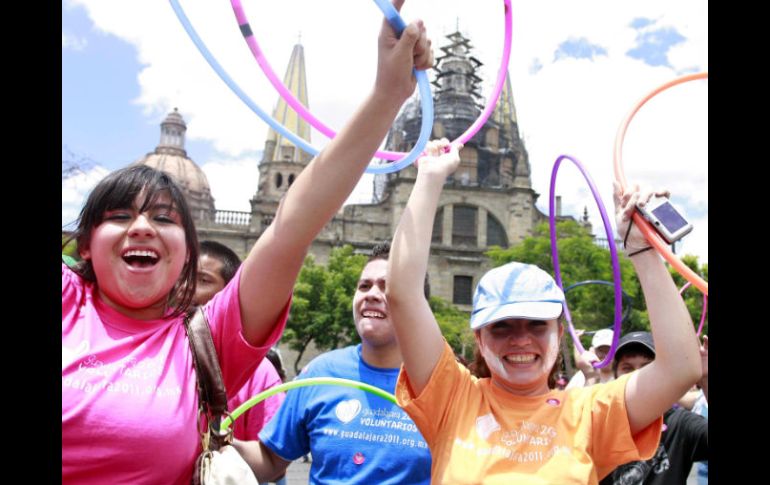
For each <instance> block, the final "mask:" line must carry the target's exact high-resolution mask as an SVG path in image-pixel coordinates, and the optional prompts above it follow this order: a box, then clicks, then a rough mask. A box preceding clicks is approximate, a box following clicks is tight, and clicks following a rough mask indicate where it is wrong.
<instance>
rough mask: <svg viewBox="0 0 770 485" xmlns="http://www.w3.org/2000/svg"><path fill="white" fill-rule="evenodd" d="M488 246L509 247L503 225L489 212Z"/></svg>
mask: <svg viewBox="0 0 770 485" xmlns="http://www.w3.org/2000/svg"><path fill="white" fill-rule="evenodd" d="M487 246H500V247H501V248H507V247H508V238H507V237H506V235H505V229H503V225H502V224H500V222H498V220H497V219H496V218H495V216H493V215H492V214H490V213H489V212H487Z"/></svg>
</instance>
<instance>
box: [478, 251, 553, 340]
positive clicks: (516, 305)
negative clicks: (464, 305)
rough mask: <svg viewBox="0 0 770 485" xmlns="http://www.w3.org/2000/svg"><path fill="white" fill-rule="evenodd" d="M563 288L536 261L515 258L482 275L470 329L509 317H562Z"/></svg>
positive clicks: (548, 318) (532, 318)
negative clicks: (520, 261)
mask: <svg viewBox="0 0 770 485" xmlns="http://www.w3.org/2000/svg"><path fill="white" fill-rule="evenodd" d="M563 305H564V292H563V291H562V290H561V288H559V286H558V285H557V284H556V281H554V279H553V278H551V275H549V274H548V273H546V272H545V271H543V270H542V269H540V268H538V267H537V266H535V265H534V264H525V263H517V262H512V263H508V264H505V265H503V266H499V267H497V268H494V269H491V270H489V271H487V272H486V274H484V276H482V277H481V280H479V284H478V286H476V292H475V293H474V295H473V312H472V313H471V330H478V329H480V328H481V327H484V326H486V325H489V324H490V323H494V322H499V321H500V320H507V319H509V318H525V319H527V320H553V319H555V318H559V315H561V313H562V309H563Z"/></svg>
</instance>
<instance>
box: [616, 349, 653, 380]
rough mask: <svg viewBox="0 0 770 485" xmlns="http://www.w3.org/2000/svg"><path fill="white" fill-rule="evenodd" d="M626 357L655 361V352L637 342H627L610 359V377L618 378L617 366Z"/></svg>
mask: <svg viewBox="0 0 770 485" xmlns="http://www.w3.org/2000/svg"><path fill="white" fill-rule="evenodd" d="M627 355H628V356H631V357H633V356H635V355H642V356H644V357H646V358H648V359H650V360H651V361H653V360H655V352H653V351H652V350H650V349H649V347H647V346H645V345H643V344H641V343H638V342H629V343H627V344H625V345H624V346H623V347H622V348H619V349H618V350H617V351H616V352H615V357H613V359H612V375H614V376H615V377H617V376H618V365H619V364H620V359H622V358H623V357H625V356H627Z"/></svg>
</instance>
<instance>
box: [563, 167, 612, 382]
mask: <svg viewBox="0 0 770 485" xmlns="http://www.w3.org/2000/svg"><path fill="white" fill-rule="evenodd" d="M564 159H567V160H570V161H571V162H572V163H574V164H575V165H576V166H577V168H578V169H579V170H580V173H582V174H583V177H584V178H585V179H586V182H588V186H589V187H590V188H591V192H592V193H593V195H594V200H595V201H596V205H597V207H599V212H601V215H602V222H603V223H604V230H605V231H606V233H607V241H614V240H615V238H614V237H613V232H612V227H611V226H610V221H609V218H608V217H607V211H606V210H605V209H604V204H603V203H602V198H601V196H599V191H598V190H596V186H595V185H594V181H593V180H592V179H591V176H590V175H589V174H588V172H587V171H586V169H585V168H584V167H583V165H582V164H581V163H580V162H579V161H578V160H577V159H575V158H573V157H571V156H569V155H561V156H560V157H559V158H557V159H556V162H555V163H554V165H553V170H552V171H551V189H550V190H551V193H550V200H549V203H548V224H549V226H550V229H551V257H552V258H553V272H554V276H555V279H556V284H557V285H559V288H561V289H562V291H563V290H564V285H563V284H562V281H561V269H560V268H559V249H558V248H557V246H556V215H555V211H554V207H555V205H556V204H555V199H556V190H555V189H556V174H557V173H558V172H559V166H560V165H561V161H562V160H564ZM609 247H610V256H611V257H612V278H613V280H614V281H615V325H614V327H613V329H614V332H613V335H612V345H611V346H610V351H609V352H607V356H606V357H604V360H603V361H601V362H598V363H596V362H595V363H594V364H593V365H594V367H595V368H596V369H600V368H602V367H606V366H607V365H608V364H609V363H610V362H612V359H613V357H615V350H616V349H617V348H618V339H619V338H620V331H621V323H622V321H623V290H622V287H621V281H620V262H619V261H618V250H617V248H616V247H615V245H614V244H612V243H610V244H609ZM564 316H565V317H566V318H567V323H568V324H569V327H568V328H569V333H570V335H572V340H573V341H574V342H575V346H576V347H577V348H578V350H579V351H580V353H581V354H582V353H583V352H585V349H584V348H583V344H581V343H580V339H579V338H578V337H577V335H575V327H574V325H572V316H571V315H570V313H569V308H567V300H566V298H565V300H564Z"/></svg>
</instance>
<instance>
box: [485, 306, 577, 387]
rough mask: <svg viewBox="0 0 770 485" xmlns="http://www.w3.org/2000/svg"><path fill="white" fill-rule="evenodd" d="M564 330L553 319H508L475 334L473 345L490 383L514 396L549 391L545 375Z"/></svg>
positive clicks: (553, 361)
mask: <svg viewBox="0 0 770 485" xmlns="http://www.w3.org/2000/svg"><path fill="white" fill-rule="evenodd" d="M563 332H564V329H563V327H562V326H561V325H559V322H558V321H557V320H556V319H553V320H525V319H518V318H514V319H508V320H502V321H499V322H495V323H491V324H489V325H486V326H484V327H482V328H481V329H480V330H478V331H476V333H475V334H476V343H477V344H478V346H479V349H480V350H481V355H482V356H483V357H484V360H485V361H486V364H487V367H488V368H489V371H490V373H491V374H492V382H493V383H495V384H496V385H498V386H499V387H501V388H503V389H505V390H507V391H508V392H511V393H512V394H516V395H522V396H527V395H540V394H545V393H547V392H548V391H549V388H548V375H549V374H550V372H551V369H552V368H553V366H554V364H555V362H556V358H557V356H558V353H559V339H560V338H561V335H562V333H563Z"/></svg>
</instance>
